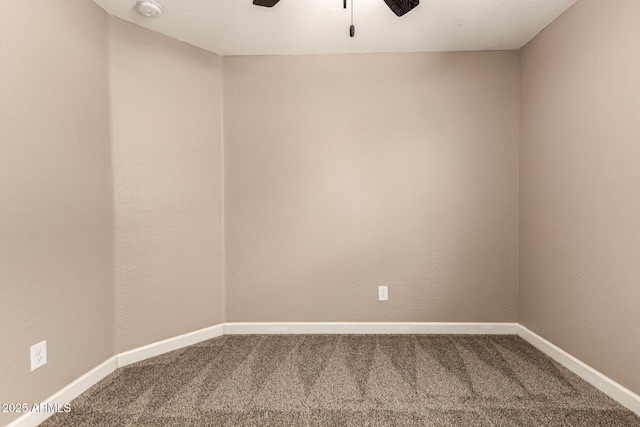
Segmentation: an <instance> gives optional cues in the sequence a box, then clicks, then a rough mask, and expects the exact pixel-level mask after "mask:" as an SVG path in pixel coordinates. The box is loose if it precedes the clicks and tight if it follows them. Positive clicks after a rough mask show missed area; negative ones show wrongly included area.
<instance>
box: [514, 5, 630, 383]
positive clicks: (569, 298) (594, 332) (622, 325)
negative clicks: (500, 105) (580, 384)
mask: <svg viewBox="0 0 640 427" xmlns="http://www.w3.org/2000/svg"><path fill="white" fill-rule="evenodd" d="M638 16H640V2H638V1H637V0H618V1H615V2H604V1H600V0H581V1H579V2H578V3H576V5H575V6H573V7H572V8H571V9H569V11H567V12H566V13H565V14H564V15H562V16H561V17H560V18H559V19H558V20H557V21H556V22H554V23H553V24H552V25H551V26H550V27H549V28H547V29H546V30H544V31H543V32H542V33H541V34H540V35H538V36H537V37H536V38H535V39H534V40H533V41H532V42H531V43H529V44H528V45H527V46H526V47H525V48H524V49H523V51H522V96H521V98H522V104H521V122H522V128H521V155H520V164H521V174H520V178H521V188H520V191H521V193H520V194H521V197H520V213H521V217H520V218H521V222H520V242H521V246H520V254H521V256H520V312H521V317H520V321H521V323H522V324H524V325H525V326H527V327H528V328H530V329H532V330H533V331H535V332H537V333H539V334H541V335H542V336H543V337H545V338H547V339H548V340H550V341H551V342H553V343H554V344H556V345H558V346H560V347H561V348H563V349H564V350H566V351H568V352H569V353H571V354H573V355H574V356H576V357H578V358H579V359H581V360H583V361H584V362H586V363H587V364H589V365H590V366H592V367H594V368H596V369H598V370H599V371H601V372H603V373H604V374H605V375H607V376H609V377H611V378H613V379H614V380H616V381H618V382H619V383H621V384H622V385H624V386H626V387H628V388H630V389H631V390H633V391H635V392H636V393H640V370H639V369H638V361H639V360H640V331H639V330H638V328H637V325H638V324H640V311H639V308H638V307H639V305H638V302H640V285H639V282H638V278H639V277H640V227H639V226H638V224H639V223H638V220H639V218H640V168H639V167H638V159H640V120H639V117H640V116H639V112H640V78H639V76H640V26H638Z"/></svg>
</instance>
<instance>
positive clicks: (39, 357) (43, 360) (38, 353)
mask: <svg viewBox="0 0 640 427" xmlns="http://www.w3.org/2000/svg"><path fill="white" fill-rule="evenodd" d="M46 364H47V341H46V340H45V341H42V342H39V343H38V344H36V345H32V346H31V370H32V371H35V370H36V369H38V368H39V367H41V366H43V365H46Z"/></svg>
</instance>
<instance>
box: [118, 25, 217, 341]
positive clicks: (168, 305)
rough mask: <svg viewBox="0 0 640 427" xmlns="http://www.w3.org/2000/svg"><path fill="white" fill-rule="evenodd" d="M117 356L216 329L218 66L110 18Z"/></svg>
mask: <svg viewBox="0 0 640 427" xmlns="http://www.w3.org/2000/svg"><path fill="white" fill-rule="evenodd" d="M109 42H110V43H109V48H110V78H111V81H110V82H111V111H112V133H113V157H114V188H115V211H116V295H117V333H116V339H117V346H116V350H117V351H118V352H120V351H125V350H129V349H131V348H135V347H139V346H142V345H145V344H149V343H152V342H155V341H158V340H161V339H165V338H169V337H173V336H176V335H180V334H183V333H187V332H191V331H194V330H197V329H200V328H205V327H208V326H212V325H215V324H218V323H221V322H223V321H224V277H223V267H224V266H223V238H222V235H223V232H222V124H221V120H222V117H221V102H222V100H221V96H222V92H221V91H222V77H221V73H222V68H221V59H220V58H219V57H218V56H217V55H214V54H212V53H207V52H205V51H203V50H200V49H197V48H194V47H192V46H189V45H186V44H184V43H181V42H177V41H175V40H172V39H169V38H167V37H164V36H161V35H159V34H156V33H152V32H150V31H146V30H143V29H141V28H139V27H136V26H133V25H131V24H127V23H124V22H122V21H119V20H116V19H114V18H110V19H109Z"/></svg>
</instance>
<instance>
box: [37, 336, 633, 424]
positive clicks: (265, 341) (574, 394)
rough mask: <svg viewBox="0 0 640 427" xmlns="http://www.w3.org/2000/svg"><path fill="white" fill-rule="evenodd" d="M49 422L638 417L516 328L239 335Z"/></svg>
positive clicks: (133, 375)
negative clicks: (492, 332)
mask: <svg viewBox="0 0 640 427" xmlns="http://www.w3.org/2000/svg"><path fill="white" fill-rule="evenodd" d="M42 425H43V426H47V427H50V426H65V427H66V426H163V427H164V426H193V427H196V426H216V427H218V426H287V427H289V426H640V418H638V417H637V416H635V415H634V414H633V413H632V412H631V411H628V410H626V409H624V408H623V407H621V406H620V405H618V404H617V403H616V402H614V401H613V400H611V399H609V398H608V397H607V396H605V395H604V394H602V393H600V392H599V391H597V390H596V389H595V388H593V387H591V386H590V385H589V384H587V383H586V382H584V381H583V380H581V379H580V378H578V377H577V376H575V375H574V374H572V373H571V372H569V371H568V370H567V369H565V368H563V367H561V366H560V365H558V364H556V363H555V362H554V361H552V360H551V359H549V358H548V357H547V356H545V355H543V354H542V353H541V352H540V351H538V350H537V349H535V348H534V347H532V346H531V345H530V344H528V343H527V342H525V341H524V340H522V339H521V338H518V337H515V336H467V335H455V336H454V335H261V336H255V335H245V336H241V335H236V336H224V337H220V338H216V339H213V340H210V341H205V342H202V343H200V344H196V345H194V346H191V347H187V348H184V349H181V350H178V351H174V352H171V353H167V354H165V355H162V356H158V357H154V358H152V359H148V360H145V361H143V362H139V363H137V364H134V365H130V366H127V367H124V368H121V369H119V370H117V371H116V372H114V373H113V374H112V375H110V376H109V377H107V378H105V379H104V380H102V381H101V382H99V383H98V384H96V385H95V386H94V387H92V388H91V389H89V390H88V391H87V392H86V393H84V394H83V395H82V396H80V397H79V398H77V399H76V400H74V401H73V402H72V412H71V413H70V414H62V413H61V414H56V415H54V416H53V417H52V418H50V419H49V420H48V421H46V422H45V423H44V424H42Z"/></svg>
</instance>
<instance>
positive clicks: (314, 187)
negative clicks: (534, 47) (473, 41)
mask: <svg viewBox="0 0 640 427" xmlns="http://www.w3.org/2000/svg"><path fill="white" fill-rule="evenodd" d="M518 61H519V60H518V53H517V52H482V53H452V54H395V55H344V56H329V55H323V56H302V57H227V58H225V61H224V73H225V97H224V101H225V109H224V117H225V170H226V173H225V179H226V187H225V189H226V194H225V203H226V211H225V216H226V235H227V239H226V245H227V311H228V320H229V321H516V320H517V222H518V220H517V215H518V213H517V208H518V206H517V205H518V197H517V191H518V182H517V180H518V171H517V164H518V105H519V64H518ZM378 285H389V286H390V288H389V294H390V300H389V301H388V302H384V303H382V302H378V300H377V287H378Z"/></svg>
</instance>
